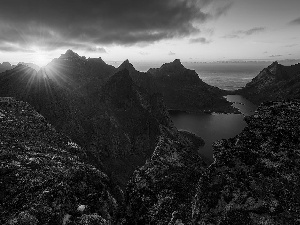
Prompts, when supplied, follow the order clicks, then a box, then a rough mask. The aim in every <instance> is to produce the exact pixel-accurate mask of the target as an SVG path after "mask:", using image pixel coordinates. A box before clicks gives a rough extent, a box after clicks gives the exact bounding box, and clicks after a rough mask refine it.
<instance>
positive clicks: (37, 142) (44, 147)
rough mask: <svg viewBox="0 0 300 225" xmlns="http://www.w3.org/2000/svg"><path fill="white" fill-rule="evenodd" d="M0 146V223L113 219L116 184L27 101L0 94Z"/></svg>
mask: <svg viewBox="0 0 300 225" xmlns="http://www.w3.org/2000/svg"><path fill="white" fill-rule="evenodd" d="M0 149H1V151H0V173H1V176H0V189H1V194H0V223H1V224H6V222H7V224H32V225H37V224H53V225H55V224H69V223H70V222H73V223H72V224H78V225H79V224H96V223H97V224H110V223H115V220H116V217H117V209H118V207H119V204H120V203H121V201H122V198H121V192H120V190H119V188H118V187H117V186H116V185H114V184H113V182H112V181H111V180H110V179H109V178H108V176H107V175H106V174H105V173H104V172H103V171H101V170H99V169H96V168H95V167H93V166H91V165H89V164H86V163H84V162H83V161H84V160H86V157H87V153H86V150H85V149H84V148H81V147H79V146H78V145H77V144H76V143H74V142H73V141H71V140H70V139H69V138H67V137H66V136H65V135H64V134H62V133H59V132H57V131H56V130H55V129H54V128H53V127H52V126H51V125H50V124H48V123H47V121H46V120H45V119H44V117H43V116H41V115H40V114H38V113H37V112H36V111H35V110H34V109H33V108H32V107H31V106H29V105H28V104H27V103H24V102H18V101H15V100H14V99H12V98H0Z"/></svg>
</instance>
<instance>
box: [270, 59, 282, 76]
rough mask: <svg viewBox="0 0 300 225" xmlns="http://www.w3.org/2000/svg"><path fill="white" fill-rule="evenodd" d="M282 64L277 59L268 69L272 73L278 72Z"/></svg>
mask: <svg viewBox="0 0 300 225" xmlns="http://www.w3.org/2000/svg"><path fill="white" fill-rule="evenodd" d="M279 66H280V64H279V63H278V62H277V61H275V62H273V63H272V64H271V65H270V66H268V70H269V71H270V72H271V73H272V74H274V75H275V74H277V73H278V70H279V68H280V67H279Z"/></svg>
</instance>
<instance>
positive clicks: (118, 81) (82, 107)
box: [0, 50, 188, 187]
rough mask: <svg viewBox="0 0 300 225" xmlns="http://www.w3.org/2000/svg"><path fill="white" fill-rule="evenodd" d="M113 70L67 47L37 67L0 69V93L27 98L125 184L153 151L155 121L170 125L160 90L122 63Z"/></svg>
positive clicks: (157, 124)
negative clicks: (141, 83) (149, 87)
mask: <svg viewBox="0 0 300 225" xmlns="http://www.w3.org/2000/svg"><path fill="white" fill-rule="evenodd" d="M127 64H128V63H127ZM120 69H121V68H120ZM115 71H117V70H116V69H115V68H114V67H112V66H109V65H107V64H106V63H105V62H103V61H102V60H101V59H85V57H81V56H79V55H78V54H76V53H74V52H73V51H71V50H68V51H67V52H66V53H65V54H62V55H61V57H59V58H58V59H54V60H53V61H52V62H50V63H49V64H48V65H47V66H46V67H44V68H42V69H41V70H39V71H38V72H36V71H35V70H33V69H31V68H29V67H27V66H24V65H18V66H17V67H16V68H15V69H13V70H10V71H6V72H5V73H2V74H0V86H1V88H0V96H2V97H7V96H11V97H15V98H16V99H18V100H22V101H27V102H29V103H30V104H32V106H34V107H35V108H36V109H37V111H38V112H39V113H41V114H42V115H43V116H45V118H46V119H47V120H48V121H49V122H50V123H51V124H52V125H54V126H55V128H56V129H57V130H58V131H60V132H62V133H64V134H66V135H67V136H69V137H70V138H71V139H72V140H74V141H75V142H76V143H78V144H79V145H80V146H82V147H84V148H85V149H87V155H88V162H89V163H91V164H93V165H95V166H96V167H99V168H100V169H102V170H104V171H105V172H106V173H107V174H108V175H109V176H111V177H114V178H115V179H116V180H117V181H118V182H119V184H120V185H121V186H122V187H125V185H126V182H127V181H128V179H129V178H130V176H131V175H132V173H133V171H134V170H135V169H136V168H137V167H140V166H142V165H144V163H145V162H146V159H147V158H149V157H150V156H151V154H152V153H153V151H154V149H155V146H156V143H157V141H158V138H159V136H160V135H161V131H160V129H159V127H160V126H165V127H167V128H168V129H173V130H176V128H174V126H173V124H172V121H171V119H170V117H169V115H168V112H167V109H166V107H165V105H164V102H163V100H162V96H161V94H159V93H149V92H148V91H147V90H144V89H143V88H142V87H141V86H139V85H137V84H136V82H135V81H134V79H133V78H132V77H134V76H132V74H130V72H129V71H128V70H127V69H123V70H120V71H119V72H117V73H115V74H114V72H115ZM137 75H139V74H138V73H137ZM176 132H177V131H176ZM182 136H183V134H182ZM185 136H188V135H185ZM187 138H188V137H187Z"/></svg>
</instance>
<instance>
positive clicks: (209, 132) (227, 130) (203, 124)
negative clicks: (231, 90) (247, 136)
mask: <svg viewBox="0 0 300 225" xmlns="http://www.w3.org/2000/svg"><path fill="white" fill-rule="evenodd" d="M226 99H227V100H228V101H230V102H232V103H233V105H234V107H236V108H238V109H239V110H240V112H241V113H242V114H212V115H210V114H205V113H203V114H188V113H183V112H180V113H171V117H172V120H173V122H174V124H175V126H176V127H177V128H178V129H179V130H187V131H190V132H192V133H194V134H196V135H198V136H200V137H201V138H203V139H204V141H205V146H204V147H201V148H200V149H199V153H200V154H201V155H204V156H205V157H206V158H207V159H209V160H210V161H212V160H213V151H212V147H211V145H212V143H213V142H215V141H217V140H220V139H224V138H225V139H228V138H231V137H234V136H236V135H237V134H239V133H240V132H241V131H242V130H243V129H244V127H245V126H246V122H245V121H244V115H251V114H253V113H254V111H255V110H256V108H257V107H256V106H255V105H253V104H252V103H251V102H249V101H248V100H247V99H245V98H243V97H242V96H239V95H228V96H226Z"/></svg>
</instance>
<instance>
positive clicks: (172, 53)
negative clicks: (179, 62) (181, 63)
mask: <svg viewBox="0 0 300 225" xmlns="http://www.w3.org/2000/svg"><path fill="white" fill-rule="evenodd" d="M168 55H176V53H174V52H171V51H170V52H169V54H168Z"/></svg>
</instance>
